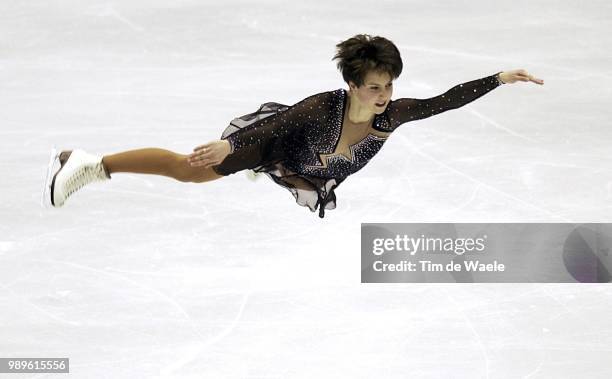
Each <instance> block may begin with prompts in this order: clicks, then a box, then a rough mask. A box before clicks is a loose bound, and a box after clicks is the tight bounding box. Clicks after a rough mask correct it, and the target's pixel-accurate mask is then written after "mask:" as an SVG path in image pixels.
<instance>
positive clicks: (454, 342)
mask: <svg viewBox="0 0 612 379" xmlns="http://www.w3.org/2000/svg"><path fill="white" fill-rule="evenodd" d="M610 17H612V5H610V3H609V2H605V1H588V2H571V1H563V2H561V1H538V2H528V1H517V2H487V1H444V2H416V1H405V2H395V1H376V2H374V1H352V2H346V3H342V2H327V1H309V2H300V3H298V2H282V1H257V2H249V1H234V0H228V1H223V2H203V1H202V2H198V1H129V2H128V1H125V2H120V1H114V2H94V1H28V2H9V1H3V2H2V3H0V19H1V22H0V83H1V85H0V124H1V125H2V128H1V130H0V147H1V154H2V156H3V159H2V161H1V162H0V174H1V177H2V184H1V191H2V192H1V195H2V203H1V205H0V217H1V220H2V222H1V224H0V232H1V236H0V294H1V296H0V356H2V357H70V363H71V374H72V375H71V376H72V377H78V378H94V377H109V378H145V377H147V378H153V377H177V378H203V377H204V378H226V377H227V378H286V377H291V378H318V377H330V378H331V377H333V378H340V377H342V378H409V377H410V378H411V377H415V378H416V377H418V378H421V377H422V378H440V377H453V378H560V377H563V378H579V377H580V378H586V377H589V378H608V377H610V375H612V367H611V366H610V363H609V362H610V353H611V347H610V346H612V331H611V328H610V322H609V318H610V315H609V313H610V310H611V309H612V308H611V306H612V292H611V290H610V287H609V285H608V284H599V285H586V284H582V285H578V284H565V285H559V284H471V285H470V284H455V285H435V284H360V223H361V222H446V221H448V222H488V221H491V222H511V221H512V222H610V221H612V218H611V217H610V211H611V206H610V204H611V201H612V175H611V168H612V154H611V148H610V139H611V137H612V132H611V127H610V124H609V120H610V115H611V112H610V108H609V107H610V105H609V104H610V100H611V99H612V96H611V90H610V85H611V79H612V71H611V67H612V54H611V53H610V50H609V47H610V46H611V43H612V39H611V38H610V32H611V31H612V28H611V27H610ZM358 33H369V34H372V35H382V36H385V37H387V38H389V39H391V40H393V41H394V42H395V43H396V44H397V45H398V47H399V49H400V51H401V54H402V57H403V60H404V71H403V73H402V76H401V77H400V78H399V79H398V80H397V81H396V82H395V92H394V96H393V98H394V99H395V98H399V97H417V98H426V97H431V96H435V95H438V94H441V93H443V92H444V91H446V90H447V89H449V88H451V87H452V86H454V85H456V84H459V83H463V82H466V81H469V80H472V79H477V78H481V77H484V76H487V75H490V74H493V73H495V72H498V71H502V70H510V69H516V68H524V69H526V70H527V71H528V72H529V73H531V74H533V75H535V76H537V77H539V78H542V79H544V81H545V85H544V86H538V85H536V84H533V83H518V84H513V85H504V86H502V87H499V88H497V89H495V90H494V91H492V92H490V93H489V94H487V95H485V96H484V97H482V98H480V99H478V100H476V101H475V102H473V103H471V104H469V105H467V106H465V107H463V108H461V109H458V110H453V111H448V112H446V113H443V114H441V115H438V116H435V117H432V118H429V119H426V120H422V121H417V122H414V123H408V124H404V125H402V126H401V127H400V128H399V129H397V130H396V131H395V132H394V134H393V135H392V136H391V137H390V139H389V140H388V141H387V143H386V145H385V147H384V148H383V149H382V151H381V152H380V153H379V154H378V155H377V156H376V157H375V158H374V159H373V160H372V161H371V162H370V163H369V164H368V166H366V167H365V168H364V169H363V170H361V171H360V172H358V173H357V174H355V175H353V176H351V177H349V178H348V179H347V180H346V181H345V182H344V183H343V184H341V185H340V187H339V188H338V190H337V191H336V194H337V196H338V208H337V209H335V210H329V211H327V212H326V217H325V219H319V218H318V216H317V213H311V212H310V211H309V210H308V209H306V208H303V207H300V206H298V205H296V204H295V202H294V199H293V197H292V196H291V194H290V193H289V192H288V191H286V190H285V189H283V188H281V187H279V186H277V185H276V184H274V183H272V181H270V180H269V179H268V178H265V177H262V178H260V180H258V181H255V182H251V181H249V180H248V179H247V178H246V177H245V175H244V172H241V173H237V174H235V175H232V176H230V177H227V178H224V179H222V180H218V181H215V182H211V183H204V184H185V183H180V182H175V181H173V180H171V179H168V178H164V177H155V176H144V175H127V174H117V175H114V177H113V180H111V181H110V182H107V183H96V184H94V185H91V186H89V187H87V188H85V189H84V190H83V191H82V192H79V193H78V194H76V195H75V196H74V197H73V198H71V199H70V200H69V201H68V202H67V204H66V206H65V207H64V208H62V209H59V210H55V209H51V210H45V209H42V208H41V207H40V205H39V198H40V191H41V186H42V181H43V177H44V174H45V169H46V167H45V166H46V163H47V158H48V154H49V150H50V148H51V147H52V146H53V145H56V146H58V147H59V148H77V147H79V148H83V149H85V150H87V151H89V152H92V153H97V154H108V153H114V152H118V151H122V150H128V149H134V148H142V147H161V148H166V149H170V150H174V151H177V152H182V153H187V152H189V151H191V149H192V148H193V147H195V146H196V145H199V144H201V143H203V142H207V141H210V140H213V139H218V137H219V136H220V135H221V132H222V130H223V129H224V128H225V126H226V125H227V124H228V122H229V121H230V120H231V119H232V118H234V117H236V116H238V115H243V114H246V113H250V112H252V111H254V110H256V109H257V108H258V107H259V105H260V104H261V103H263V102H266V101H277V102H281V103H285V104H294V103H295V102H297V101H299V100H301V99H303V98H305V97H307V96H309V95H311V94H314V93H318V92H322V91H327V90H332V89H337V88H347V87H346V85H345V83H344V82H343V81H342V78H341V76H340V74H339V72H338V71H337V69H336V67H335V63H334V62H332V61H331V57H332V56H333V54H334V45H335V44H336V43H338V42H340V41H341V40H343V39H346V38H349V37H351V36H353V35H355V34H358ZM11 377H12V376H11ZM20 377H32V378H51V377H58V378H59V377H65V375H62V374H57V375H55V376H54V375H50V374H49V375H45V374H39V375H36V374H29V375H23V376H20Z"/></svg>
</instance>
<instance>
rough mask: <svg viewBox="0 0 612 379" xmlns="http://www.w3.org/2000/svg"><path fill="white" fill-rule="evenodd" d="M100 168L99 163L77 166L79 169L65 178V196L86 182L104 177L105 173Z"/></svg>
mask: <svg viewBox="0 0 612 379" xmlns="http://www.w3.org/2000/svg"><path fill="white" fill-rule="evenodd" d="M101 168H102V167H101V163H95V164H86V165H84V166H82V167H79V169H78V170H76V172H75V173H74V174H72V175H71V176H70V178H68V179H67V180H66V184H65V187H64V188H65V192H66V198H67V197H68V196H70V195H71V194H73V193H74V192H76V191H78V190H79V189H81V188H82V187H83V186H84V185H86V184H88V183H91V182H94V181H97V180H103V179H105V178H106V175H104V172H103V171H101Z"/></svg>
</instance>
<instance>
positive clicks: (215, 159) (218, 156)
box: [187, 140, 231, 168]
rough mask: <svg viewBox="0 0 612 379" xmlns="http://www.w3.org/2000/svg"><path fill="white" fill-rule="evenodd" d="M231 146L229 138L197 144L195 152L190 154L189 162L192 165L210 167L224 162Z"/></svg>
mask: <svg viewBox="0 0 612 379" xmlns="http://www.w3.org/2000/svg"><path fill="white" fill-rule="evenodd" d="M230 151H231V146H230V144H229V142H228V141H227V140H216V141H212V142H209V143H207V144H204V145H200V146H197V147H196V148H195V149H193V153H191V154H189V157H188V158H187V162H189V164H190V165H191V166H192V167H204V168H207V167H210V166H215V165H218V164H219V163H221V162H223V160H224V159H225V157H227V156H228V155H229V153H230Z"/></svg>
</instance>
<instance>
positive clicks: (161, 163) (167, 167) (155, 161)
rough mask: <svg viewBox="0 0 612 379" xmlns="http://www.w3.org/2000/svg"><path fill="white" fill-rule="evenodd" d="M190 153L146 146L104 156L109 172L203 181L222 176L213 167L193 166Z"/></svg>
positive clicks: (182, 180)
mask: <svg viewBox="0 0 612 379" xmlns="http://www.w3.org/2000/svg"><path fill="white" fill-rule="evenodd" d="M187 157H188V155H183V154H177V153H174V152H172V151H169V150H164V149H158V148H145V149H137V150H129V151H124V152H121V153H117V154H112V155H105V156H104V157H103V158H102V163H103V164H104V166H105V168H106V170H107V171H108V173H109V174H114V173H118V172H131V173H138V174H152V175H163V176H167V177H170V178H173V179H176V180H179V181H181V182H193V183H203V182H208V181H211V180H215V179H219V178H222V177H223V175H219V174H217V173H216V172H215V171H214V170H213V169H212V167H207V168H202V167H192V166H191V165H189V163H188V162H187Z"/></svg>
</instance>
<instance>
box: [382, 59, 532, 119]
mask: <svg viewBox="0 0 612 379" xmlns="http://www.w3.org/2000/svg"><path fill="white" fill-rule="evenodd" d="M517 81H532V82H534V83H537V84H540V85H542V84H544V81H543V80H541V79H537V78H535V77H533V76H531V75H529V74H528V73H527V72H526V71H525V70H512V71H500V72H498V73H496V74H494V75H490V76H486V77H484V78H481V79H476V80H472V81H469V82H466V83H463V84H459V85H456V86H454V87H453V88H451V89H449V90H448V91H446V92H445V93H443V94H442V95H438V96H435V97H432V98H429V99H412V98H402V99H397V100H395V101H393V102H391V103H390V104H389V107H388V114H389V119H390V121H391V126H392V128H393V129H395V128H397V127H398V126H400V125H401V124H403V123H406V122H410V121H415V120H421V119H424V118H427V117H431V116H433V115H436V114H439V113H442V112H446V111H448V110H451V109H457V108H460V107H462V106H464V105H466V104H468V103H470V102H472V101H474V100H476V99H478V98H479V97H481V96H483V95H484V94H486V93H488V92H490V91H492V90H493V89H495V88H497V87H499V86H500V85H502V84H506V83H514V82H517Z"/></svg>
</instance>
